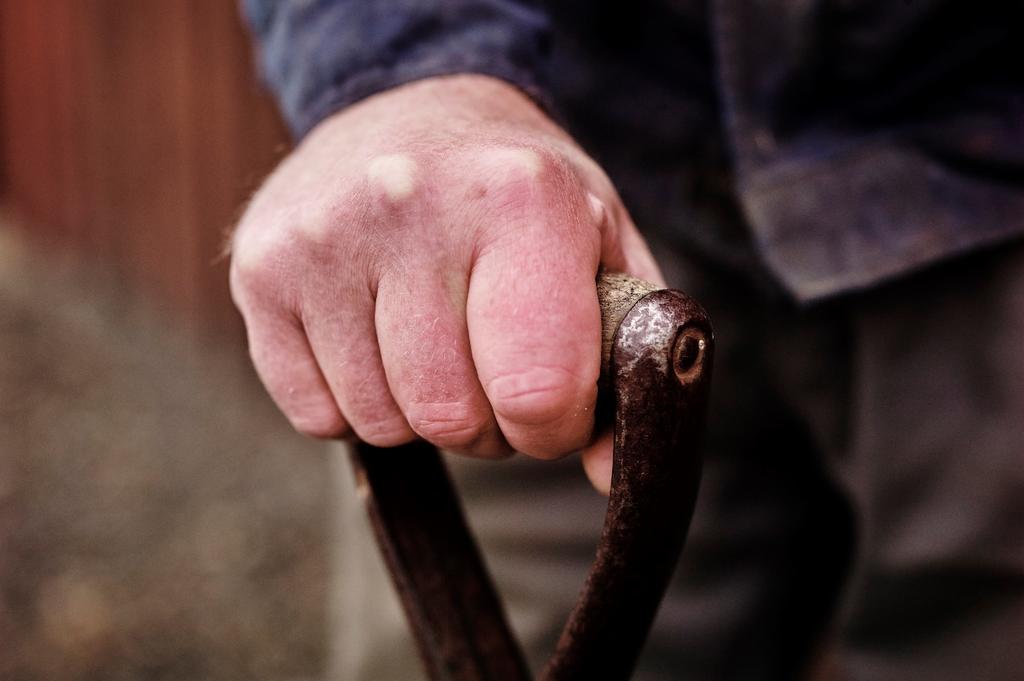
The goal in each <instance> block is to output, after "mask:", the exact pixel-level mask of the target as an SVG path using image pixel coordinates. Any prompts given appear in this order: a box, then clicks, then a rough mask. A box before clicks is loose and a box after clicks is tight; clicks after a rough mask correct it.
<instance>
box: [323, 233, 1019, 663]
mask: <svg viewBox="0 0 1024 681" xmlns="http://www.w3.org/2000/svg"><path fill="white" fill-rule="evenodd" d="M661 252H664V250H662V251H661ZM663 265H664V266H665V267H666V270H667V273H668V275H669V278H670V282H671V283H672V285H673V286H676V287H679V288H682V289H684V290H686V291H687V292H689V293H691V294H692V295H694V296H695V297H696V298H697V299H698V300H700V301H701V302H702V303H703V304H704V306H705V307H706V308H707V309H708V311H709V313H710V315H711V318H712V321H713V323H714V325H715V331H716V337H717V342H718V350H717V353H716V366H715V378H714V386H713V390H712V406H711V412H710V423H709V433H708V441H707V446H706V450H705V453H706V466H705V474H704V479H703V483H702V487H701V492H700V496H699V499H698V504H697V510H696V513H695V516H694V521H693V525H692V527H691V530H690V537H689V540H688V542H687V545H686V548H685V549H684V554H683V558H682V561H681V563H680V566H679V569H678V570H677V573H676V577H675V580H674V583H673V585H672V587H671V590H670V592H669V593H668V595H667V596H666V599H665V602H664V605H663V607H662V609H661V611H660V614H659V617H658V620H657V622H656V624H655V628H654V631H653V632H652V634H651V636H650V639H649V642H648V645H647V648H646V650H645V653H644V656H643V659H642V660H641V663H640V666H639V668H638V670H637V674H636V677H635V678H637V679H641V680H643V681H655V680H659V681H660V680H662V679H695V680H696V679H707V680H709V681H712V680H713V681H725V680H731V679H799V678H810V677H814V678H842V679H855V680H857V681H896V680H904V679H928V680H930V681H941V680H943V679H950V680H953V679H956V680H957V681H961V680H962V679H993V680H1003V679H1006V680H1009V679H1021V678H1024V247H1022V246H1020V245H1016V244H1015V245H1006V246H1001V247H998V248H995V249H992V250H989V251H986V252H983V253H977V254H973V255H970V256H967V257H964V258H961V259H959V260H957V261H955V262H950V263H945V264H943V265H940V266H936V267H933V268H931V269H929V270H926V271H923V272H919V273H917V274H914V275H911V276H909V277H906V278H904V279H902V280H900V281H897V282H894V283H891V284H888V285H886V286H883V287H880V288H877V289H875V290H872V291H870V292H866V293H860V294H856V295H851V296H847V297H844V298H841V299H837V300H834V301H830V302H826V303H823V304H820V305H818V306H816V307H814V308H811V309H807V310H801V309H797V308H795V307H793V306H792V305H790V304H788V303H786V302H785V301H784V300H782V299H780V298H778V297H777V296H773V295H768V294H765V293H764V292H763V291H762V290H761V288H760V287H758V286H755V285H753V284H751V283H749V282H747V281H746V280H744V279H740V278H737V277H733V276H729V275H728V274H726V273H723V272H720V271H716V270H715V269H714V268H713V267H710V266H708V265H706V264H701V263H698V262H696V261H687V260H682V259H679V260H676V261H673V262H667V263H663ZM335 463H336V466H335V468H336V470H337V472H338V497H339V505H340V508H339V510H338V537H337V540H336V543H335V551H336V561H335V563H336V580H335V589H334V591H333V593H334V602H333V603H332V617H333V622H332V631H333V634H332V635H333V641H332V666H331V670H330V673H331V678H333V679H342V680H346V681H347V680H353V681H354V680H362V679H373V680H375V681H376V680H382V679H385V680H390V679H402V680H406V679H419V678H423V676H422V672H421V671H420V670H419V666H418V662H417V660H416V657H415V653H414V652H413V649H412V647H411V643H410V640H409V638H408V635H407V633H406V630H405V624H404V622H403V620H402V617H401V614H400V612H399V610H398V607H397V605H396V601H395V599H394V597H393V595H392V594H391V591H390V586H389V584H388V582H387V577H386V575H385V573H384V571H383V567H382V565H381V563H380V561H379V559H378V557H377V554H376V550H375V547H374V546H373V543H372V540H371V539H370V536H369V533H368V529H367V527H366V523H365V520H364V518H363V515H362V511H361V509H360V508H359V507H358V501H357V500H355V499H354V494H352V492H351V489H352V487H351V480H350V479H348V472H347V462H346V461H344V460H343V459H341V458H340V455H339V458H338V459H337V460H336V462H335ZM453 464H454V468H455V471H456V477H457V478H458V479H459V480H460V483H461V486H462V489H463V490H464V495H465V499H466V504H467V506H468V510H469V513H470V516H471V521H472V524H473V525H474V528H475V530H476V532H477V533H478V536H479V538H480V540H481V543H482V544H483V546H484V549H485V552H486V554H487V558H488V563H489V565H490V567H491V569H492V572H493V574H494V576H495V578H496V581H497V582H498V584H499V586H500V588H501V590H502V593H503V595H504V597H505V599H506V602H507V603H508V607H509V611H510V614H511V618H512V621H513V626H514V627H515V628H516V630H517V631H518V632H519V634H520V636H521V640H523V641H524V644H525V646H526V648H527V649H528V652H529V656H530V659H531V662H532V663H533V664H534V665H535V666H539V665H540V664H541V663H542V661H543V659H544V657H545V655H546V654H547V652H548V651H549V650H551V649H552V647H553V641H554V639H555V638H556V637H557V634H558V632H559V630H560V627H561V625H562V622H563V620H564V618H565V615H566V613H567V612H568V611H569V609H570V607H571V605H572V602H573V601H574V599H575V596H576V594H577V592H578V590H579V587H580V585H581V583H582V580H583V576H584V574H585V572H586V570H587V568H588V566H589V563H590V560H591V558H592V556H593V550H594V546H595V543H596V538H597V534H598V531H599V528H600V524H601V520H602V515H603V509H604V500H603V498H601V497H598V496H597V495H596V494H594V493H593V492H591V491H590V490H589V488H588V486H587V483H586V481H585V479H584V477H583V475H582V473H581V472H580V470H579V465H578V461H576V460H573V459H570V460H566V461H562V462H558V463H554V464H551V463H538V462H531V461H527V460H524V459H521V458H520V459H514V460H512V461H510V462H503V463H483V462H472V461H470V462H463V461H459V462H455V461H453Z"/></svg>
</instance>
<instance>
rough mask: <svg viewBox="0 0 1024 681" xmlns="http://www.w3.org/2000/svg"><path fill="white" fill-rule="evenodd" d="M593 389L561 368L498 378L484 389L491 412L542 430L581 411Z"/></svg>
mask: <svg viewBox="0 0 1024 681" xmlns="http://www.w3.org/2000/svg"><path fill="white" fill-rule="evenodd" d="M593 390H594V386H589V389H588V385H587V384H586V383H585V382H584V381H582V380H581V379H580V377H579V376H577V375H576V374H574V373H573V372H571V371H569V370H567V369H565V368H562V367H533V368H529V369H524V370H522V371H519V372H515V373H509V374H504V375H500V376H497V377H495V378H493V379H491V380H490V381H489V383H488V385H487V392H488V396H489V398H490V400H491V406H492V407H493V408H494V412H495V413H496V414H498V415H500V416H501V417H503V418H505V419H507V420H509V421H512V422H514V423H519V424H522V425H528V426H542V425H546V424H550V423H553V422H555V421H558V420H561V419H563V418H565V417H566V416H570V415H572V414H573V413H575V412H576V411H579V410H581V409H582V408H583V407H584V406H585V405H587V404H588V403H589V401H590V398H591V395H590V394H589V393H592V392H593Z"/></svg>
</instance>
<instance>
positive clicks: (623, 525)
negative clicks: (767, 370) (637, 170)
mask: <svg viewBox="0 0 1024 681" xmlns="http://www.w3.org/2000/svg"><path fill="white" fill-rule="evenodd" d="M597 288H598V298H599V300H600V302H601V311H602V327H603V333H602V336H603V342H602V370H601V385H600V391H599V392H600V395H601V397H600V399H601V400H602V401H604V402H606V403H609V402H610V404H609V407H610V408H611V409H612V410H613V411H614V443H615V444H614V454H613V464H612V485H611V492H610V495H609V500H608V510H607V512H606V515H605V522H604V528H603V530H602V534H601V540H600V544H599V546H598V550H597V556H596V558H595V561H594V565H593V567H592V568H591V571H590V573H589V575H588V577H587V580H586V582H585V584H584V587H583V590H582V592H581V594H580V597H579V599H578V601H577V604H576V607H575V608H574V609H573V611H572V613H571V614H570V616H569V621H568V623H567V624H566V626H565V629H564V630H563V632H562V635H561V637H560V639H559V641H558V645H557V646H556V649H555V652H554V654H553V655H552V657H551V659H550V660H549V662H548V664H547V666H546V667H545V668H544V670H543V672H542V673H541V676H540V678H541V679H542V680H543V681H565V680H568V679H590V678H601V679H610V680H615V679H628V678H629V676H630V674H631V673H632V670H633V667H634V665H635V663H636V659H637V656H638V655H639V653H640V650H641V648H642V647H643V643H644V641H645V639H646V638H647V633H648V631H649V629H650V626H651V622H652V621H653V619H654V615H655V613H656V612H657V608H658V604H659V603H660V602H661V598H662V596H663V594H664V591H665V589H666V587H667V585H668V581H669V578H670V577H671V574H672V570H673V568H674V566H675V564H676V562H677V560H678V556H679V552H680V550H681V549H682V545H683V542H684V541H685V538H686V531H687V529H688V527H689V524H690V517H691V515H692V513H693V505H694V502H695V500H696V496H697V487H698V484H699V480H700V469H701V458H700V454H699V451H700V444H701V439H702V436H703V430H704V420H705V416H706V409H707V401H708V397H709V389H710V381H711V366H712V360H713V354H714V336H713V333H712V330H711V325H710V322H709V320H708V317H707V314H706V313H705V312H704V310H703V309H702V308H701V307H700V305H698V304H697V303H696V302H695V301H694V300H693V299H692V298H690V297H689V296H687V295H686V294H684V293H682V292H679V291H674V290H657V289H656V288H655V287H653V286H651V285H649V284H646V283H645V282H641V281H639V280H636V279H633V278H631V277H627V276H625V275H620V274H609V273H604V272H602V273H601V274H600V275H599V276H598V281H597ZM352 463H353V466H354V467H355V470H356V480H357V484H358V486H359V491H360V494H361V495H362V497H363V499H364V501H365V504H366V507H367V510H368V512H369V515H370V519H371V523H372V525H373V528H374V532H375V534H376V537H377V540H378V543H379V545H380V547H381V550H382V552H383V554H384V557H385V562H386V563H387V565H388V569H389V571H390V572H391V576H392V579H393V581H394V583H395V586H396V588H397V590H398V593H399V596H400V599H401V601H402V606H403V608H404V610H405V613H406V616H407V618H408V620H409V623H410V627H411V629H412V631H413V634H414V637H415V639H416V643H417V647H418V649H419V652H420V655H421V657H422V659H423V662H424V665H425V667H426V669H427V672H428V674H429V676H430V678H431V679H432V680H433V681H442V680H443V681H484V680H487V681H526V680H528V679H530V673H529V670H528V668H527V666H526V663H525V660H524V657H523V654H522V651H521V650H520V648H519V645H518V643H517V642H516V639H515V637H514V636H513V634H512V631H511V629H510V628H509V626H508V622H507V619H506V617H505V614H504V609H503V607H502V605H501V600H500V598H499V597H498V595H497V592H496V591H495V589H494V586H493V584H492V582H491V580H490V577H489V576H488V574H487V570H486V568H485V567H484V563H483V560H482V558H481V556H480V552H479V549H478V548H477V546H476V543H475V542H474V540H473V538H472V535H471V534H470V532H469V529H468V528H467V526H466V523H465V520H464V518H463V515H462V509H461V506H460V504H459V500H458V495H457V494H456V492H455V489H454V487H453V486H452V484H451V480H450V479H449V477H448V473H447V470H446V469H445V466H444V463H443V462H442V460H441V458H440V455H439V454H438V453H437V451H436V450H435V449H434V448H433V447H432V446H430V445H428V444H426V443H422V442H417V443H412V444H409V445H405V446H402V447H397V448H393V449H386V450H384V449H378V448H375V447H372V446H370V445H366V444H364V443H359V444H357V445H356V446H355V447H354V448H353V451H352Z"/></svg>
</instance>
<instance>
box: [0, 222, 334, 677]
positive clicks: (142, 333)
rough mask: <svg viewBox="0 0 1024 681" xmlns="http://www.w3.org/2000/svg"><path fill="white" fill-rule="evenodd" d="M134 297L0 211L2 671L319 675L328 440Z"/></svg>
mask: <svg viewBox="0 0 1024 681" xmlns="http://www.w3.org/2000/svg"><path fill="white" fill-rule="evenodd" d="M140 298H141V297H140V296H137V295H132V294H127V293H125V292H123V291H119V290H118V286H117V284H116V282H110V281H108V282H106V283H103V282H102V281H101V277H99V276H98V275H97V273H95V272H82V271H81V270H75V269H74V268H72V267H70V266H60V267H55V266H53V265H52V261H51V259H47V260H46V261H43V260H41V259H39V257H38V256H37V255H33V254H31V253H30V252H28V251H27V250H26V249H25V248H24V247H23V245H22V244H21V243H20V242H18V241H17V240H16V239H15V238H14V236H13V235H12V232H11V230H10V229H5V228H4V226H3V224H2V223H0V680H2V681H29V680H36V679H40V680H42V679H45V680H47V681H62V680H65V679H67V680H78V679H82V680H85V679H89V680H90V681H93V680H102V679H118V680H120V679H125V680H127V679H133V680H136V679H138V680H145V679H161V680H164V679H166V680H168V681H170V680H177V679H182V680H184V679H204V680H210V681H215V680H219V679H281V680H288V681H295V680H296V679H312V678H314V677H317V676H318V675H319V672H320V670H321V669H322V667H323V660H324V655H325V648H326V641H325V638H326V635H325V631H324V625H325V617H326V613H325V607H324V602H325V598H326V591H327V587H326V581H327V580H326V577H327V560H328V556H327V551H326V541H325V537H326V533H327V529H326V520H327V518H328V517H329V513H330V508H329V507H328V498H329V497H328V494H327V487H328V478H327V475H326V473H325V466H326V462H325V460H324V458H323V456H322V454H323V448H322V446H319V445H317V444H316V443H312V442H308V441H305V440H303V439H302V438H300V437H298V436H296V435H295V434H294V433H292V431H291V430H290V428H289V427H288V426H287V424H286V423H285V422H284V420H283V419H282V418H281V417H280V416H279V415H278V413H277V412H276V410H275V409H274V408H273V406H272V404H270V403H269V401H268V400H267V399H266V398H265V397H264V395H263V392H262V390H261V389H260V388H259V386H258V383H257V382H256V380H255V377H254V376H253V375H252V372H251V370H250V369H249V367H248V366H247V364H246V363H245V362H244V361H243V360H241V359H240V355H241V354H242V353H241V352H240V351H239V350H238V349H237V348H230V347H223V346H222V345H217V344H212V343H211V344H209V345H206V346H200V345H199V343H198V342H197V341H195V340H194V339H189V338H188V337H187V336H186V335H185V334H183V333H182V332H180V331H178V330H175V328H174V327H173V326H172V325H171V324H170V322H169V321H168V317H167V315H161V314H160V312H159V311H157V310H153V309H146V308H145V307H144V306H143V305H142V304H141V303H139V302H133V301H137V300H138V299H140Z"/></svg>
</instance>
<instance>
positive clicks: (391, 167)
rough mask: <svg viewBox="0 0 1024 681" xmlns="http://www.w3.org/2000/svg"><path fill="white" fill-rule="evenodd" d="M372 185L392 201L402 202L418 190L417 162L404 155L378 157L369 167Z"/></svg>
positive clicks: (367, 170) (369, 177)
mask: <svg viewBox="0 0 1024 681" xmlns="http://www.w3.org/2000/svg"><path fill="white" fill-rule="evenodd" d="M366 176H367V178H368V179H369V180H370V184H371V185H373V186H375V187H378V188H380V189H381V190H382V191H383V192H384V194H385V195H386V196H387V197H388V198H389V199H391V200H392V201H402V200H404V199H407V198H409V197H410V196H412V194H413V192H414V191H415V190H416V162H415V161H413V160H412V159H411V158H409V157H408V156H406V155H404V154H388V155H385V156H378V157H376V158H375V159H373V160H372V161H370V165H369V166H367V169H366Z"/></svg>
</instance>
